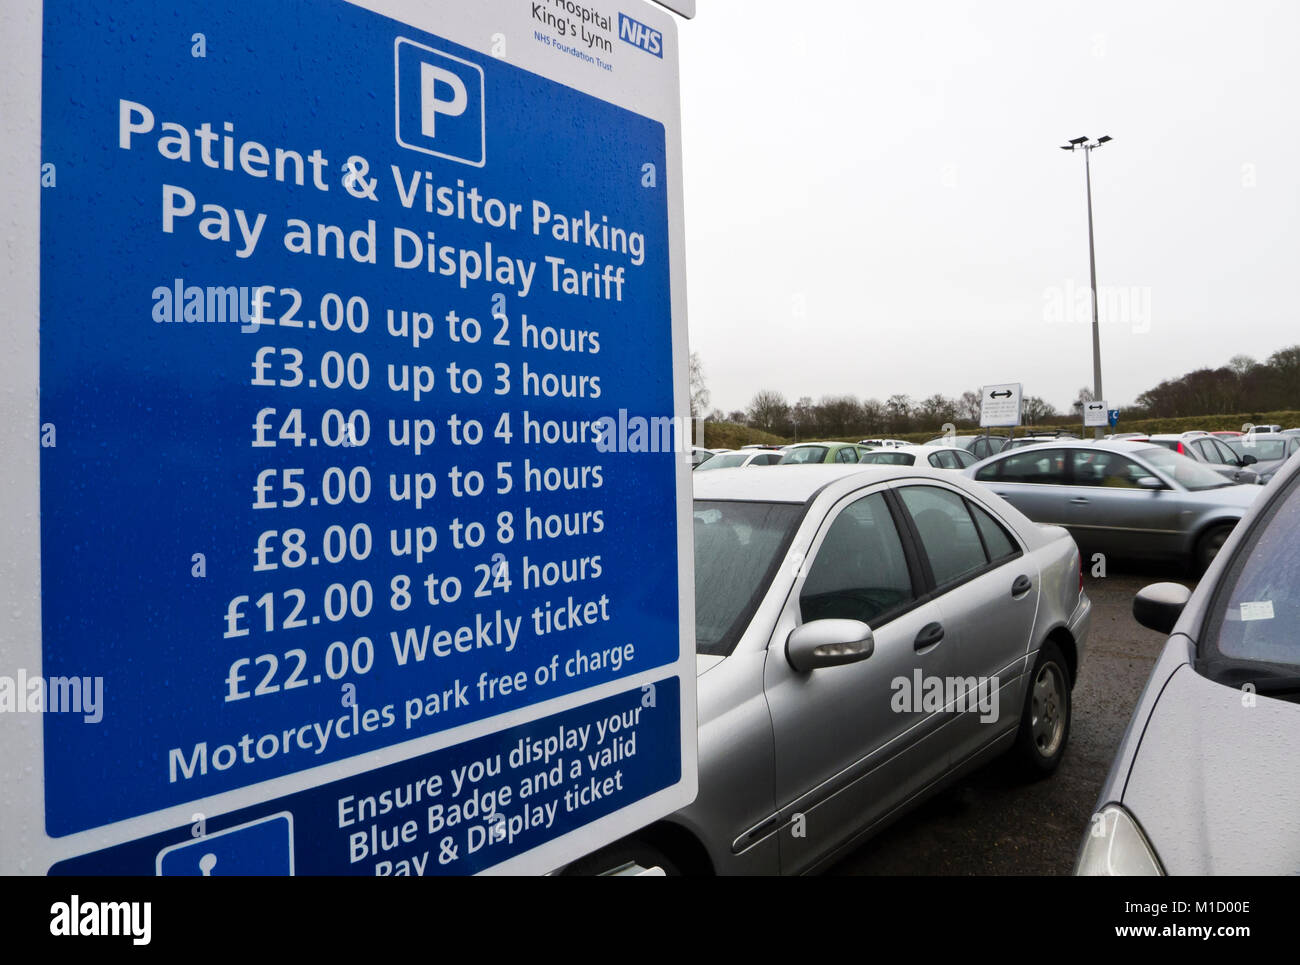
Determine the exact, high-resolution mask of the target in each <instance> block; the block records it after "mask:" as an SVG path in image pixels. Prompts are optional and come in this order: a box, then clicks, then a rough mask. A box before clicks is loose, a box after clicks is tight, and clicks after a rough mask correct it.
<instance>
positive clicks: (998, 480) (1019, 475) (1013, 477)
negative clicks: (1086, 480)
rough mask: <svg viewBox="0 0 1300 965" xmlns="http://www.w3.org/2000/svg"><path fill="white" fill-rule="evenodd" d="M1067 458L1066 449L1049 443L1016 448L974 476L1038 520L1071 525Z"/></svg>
mask: <svg viewBox="0 0 1300 965" xmlns="http://www.w3.org/2000/svg"><path fill="white" fill-rule="evenodd" d="M1067 472H1068V460H1067V458H1066V450H1064V449H1049V448H1047V447H1046V446H1026V447H1025V448H1023V449H1014V450H1012V451H1011V454H1010V455H1007V456H1004V457H1003V458H1001V459H999V460H998V461H997V462H993V463H989V465H987V466H985V467H984V468H983V469H981V470H979V471H978V472H977V473H976V475H975V479H976V480H977V481H979V482H982V483H985V484H986V485H987V486H988V487H989V488H990V489H992V490H993V491H994V492H995V493H997V494H998V495H999V496H1001V497H1002V498H1003V499H1005V500H1006V501H1007V502H1009V503H1010V504H1011V505H1012V506H1015V507H1016V509H1018V510H1020V511H1021V512H1022V513H1024V514H1025V515H1026V516H1028V517H1029V518H1030V519H1032V520H1033V521H1034V522H1036V523H1056V524H1057V525H1059V526H1066V525H1068V523H1067V520H1068V519H1069V518H1070V514H1069V512H1068V508H1069V504H1068V503H1067V502H1066V500H1067V498H1068V494H1067V493H1066V492H1065V487H1066V484H1067V482H1068V477H1067Z"/></svg>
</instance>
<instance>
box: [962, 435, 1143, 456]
mask: <svg viewBox="0 0 1300 965" xmlns="http://www.w3.org/2000/svg"><path fill="white" fill-rule="evenodd" d="M1037 445H1041V446H1042V447H1043V448H1045V449H1109V450H1111V451H1112V452H1144V451H1146V450H1147V449H1152V448H1155V447H1153V446H1152V445H1151V444H1150V443H1148V442H1142V441H1140V440H1137V439H1043V440H1042V441H1041V442H1039V443H1037V444H1036V446H1037ZM1022 448H1024V447H1022ZM1020 451H1021V450H1020V449H1003V450H1002V451H1001V452H997V453H994V454H993V455H991V456H989V458H988V459H987V460H985V461H986V462H992V461H993V460H995V459H1001V458H1002V457H1003V456H1008V455H1012V454H1014V453H1018V452H1020Z"/></svg>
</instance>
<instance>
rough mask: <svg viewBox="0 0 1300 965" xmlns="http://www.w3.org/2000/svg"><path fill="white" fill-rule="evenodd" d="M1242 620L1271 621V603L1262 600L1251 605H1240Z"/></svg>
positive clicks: (1270, 601)
mask: <svg viewBox="0 0 1300 965" xmlns="http://www.w3.org/2000/svg"><path fill="white" fill-rule="evenodd" d="M1241 618H1242V620H1271V619H1273V601H1272V600H1262V601H1258V602H1252V603H1243V604H1241Z"/></svg>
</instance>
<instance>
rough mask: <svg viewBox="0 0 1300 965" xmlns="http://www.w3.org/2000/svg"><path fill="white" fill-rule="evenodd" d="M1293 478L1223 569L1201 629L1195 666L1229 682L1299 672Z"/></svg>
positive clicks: (1297, 486) (1298, 551)
mask: <svg viewBox="0 0 1300 965" xmlns="http://www.w3.org/2000/svg"><path fill="white" fill-rule="evenodd" d="M1298 526H1300V477H1292V479H1291V482H1290V485H1289V486H1288V488H1287V490H1286V491H1285V492H1284V493H1282V494H1280V495H1279V497H1278V498H1277V499H1276V500H1275V501H1274V502H1273V504H1272V506H1270V507H1269V508H1268V510H1266V512H1265V515H1264V516H1262V517H1261V518H1260V520H1259V523H1258V524H1257V525H1255V526H1254V527H1252V531H1251V533H1250V534H1249V536H1248V538H1247V539H1246V541H1245V542H1244V543H1243V544H1242V545H1241V546H1240V547H1239V548H1238V549H1237V551H1236V552H1235V554H1234V557H1233V560H1232V565H1231V566H1230V567H1229V568H1228V569H1227V571H1226V572H1225V573H1224V575H1223V579H1222V581H1221V583H1220V586H1219V589H1218V591H1217V593H1216V594H1215V598H1214V602H1213V603H1212V605H1211V609H1210V619H1209V622H1208V631H1207V632H1205V633H1202V634H1200V637H1201V639H1200V641H1199V644H1198V657H1197V669H1198V670H1199V671H1200V672H1202V673H1205V674H1208V675H1209V676H1210V677H1212V678H1214V679H1216V680H1219V681H1221V682H1223V683H1227V684H1229V685H1231V686H1240V685H1241V684H1243V683H1246V682H1251V683H1255V685H1256V686H1257V688H1258V690H1259V692H1260V693H1268V687H1267V685H1266V684H1264V683H1262V682H1259V681H1260V679H1261V678H1265V677H1269V676H1272V677H1274V678H1276V677H1277V676H1279V675H1280V676H1289V677H1295V676H1296V675H1297V674H1300V635H1298V634H1297V633H1296V629H1295V628H1296V626H1297V625H1300V540H1297V539H1296V538H1295V533H1296V528H1297V527H1298Z"/></svg>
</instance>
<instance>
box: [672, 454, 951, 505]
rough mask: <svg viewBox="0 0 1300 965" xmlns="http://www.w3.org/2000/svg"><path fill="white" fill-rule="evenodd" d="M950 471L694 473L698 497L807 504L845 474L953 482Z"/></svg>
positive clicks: (849, 468) (843, 468) (859, 468)
mask: <svg viewBox="0 0 1300 965" xmlns="http://www.w3.org/2000/svg"><path fill="white" fill-rule="evenodd" d="M954 475H955V474H954V473H953V472H952V471H951V470H945V469H927V468H922V467H919V466H871V465H846V464H841V463H819V464H815V465H810V466H772V467H771V468H769V469H764V470H763V471H762V472H746V471H745V470H744V469H715V470H714V471H713V472H709V473H701V474H700V475H698V476H695V475H692V477H691V478H692V480H693V482H694V489H695V498H696V499H740V500H751V501H754V502H771V503H805V502H807V501H808V500H809V499H811V498H812V497H813V496H815V495H817V493H818V492H820V491H821V490H822V489H825V488H826V487H827V486H829V485H831V484H833V483H836V482H839V481H841V480H843V479H845V478H846V477H850V476H861V477H862V478H861V479H860V480H855V481H856V482H860V483H861V484H862V485H871V484H872V483H877V482H888V481H889V480H891V479H901V478H905V477H918V476H924V477H928V478H931V479H941V480H943V481H944V482H946V483H951V482H952V481H953V476H954Z"/></svg>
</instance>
